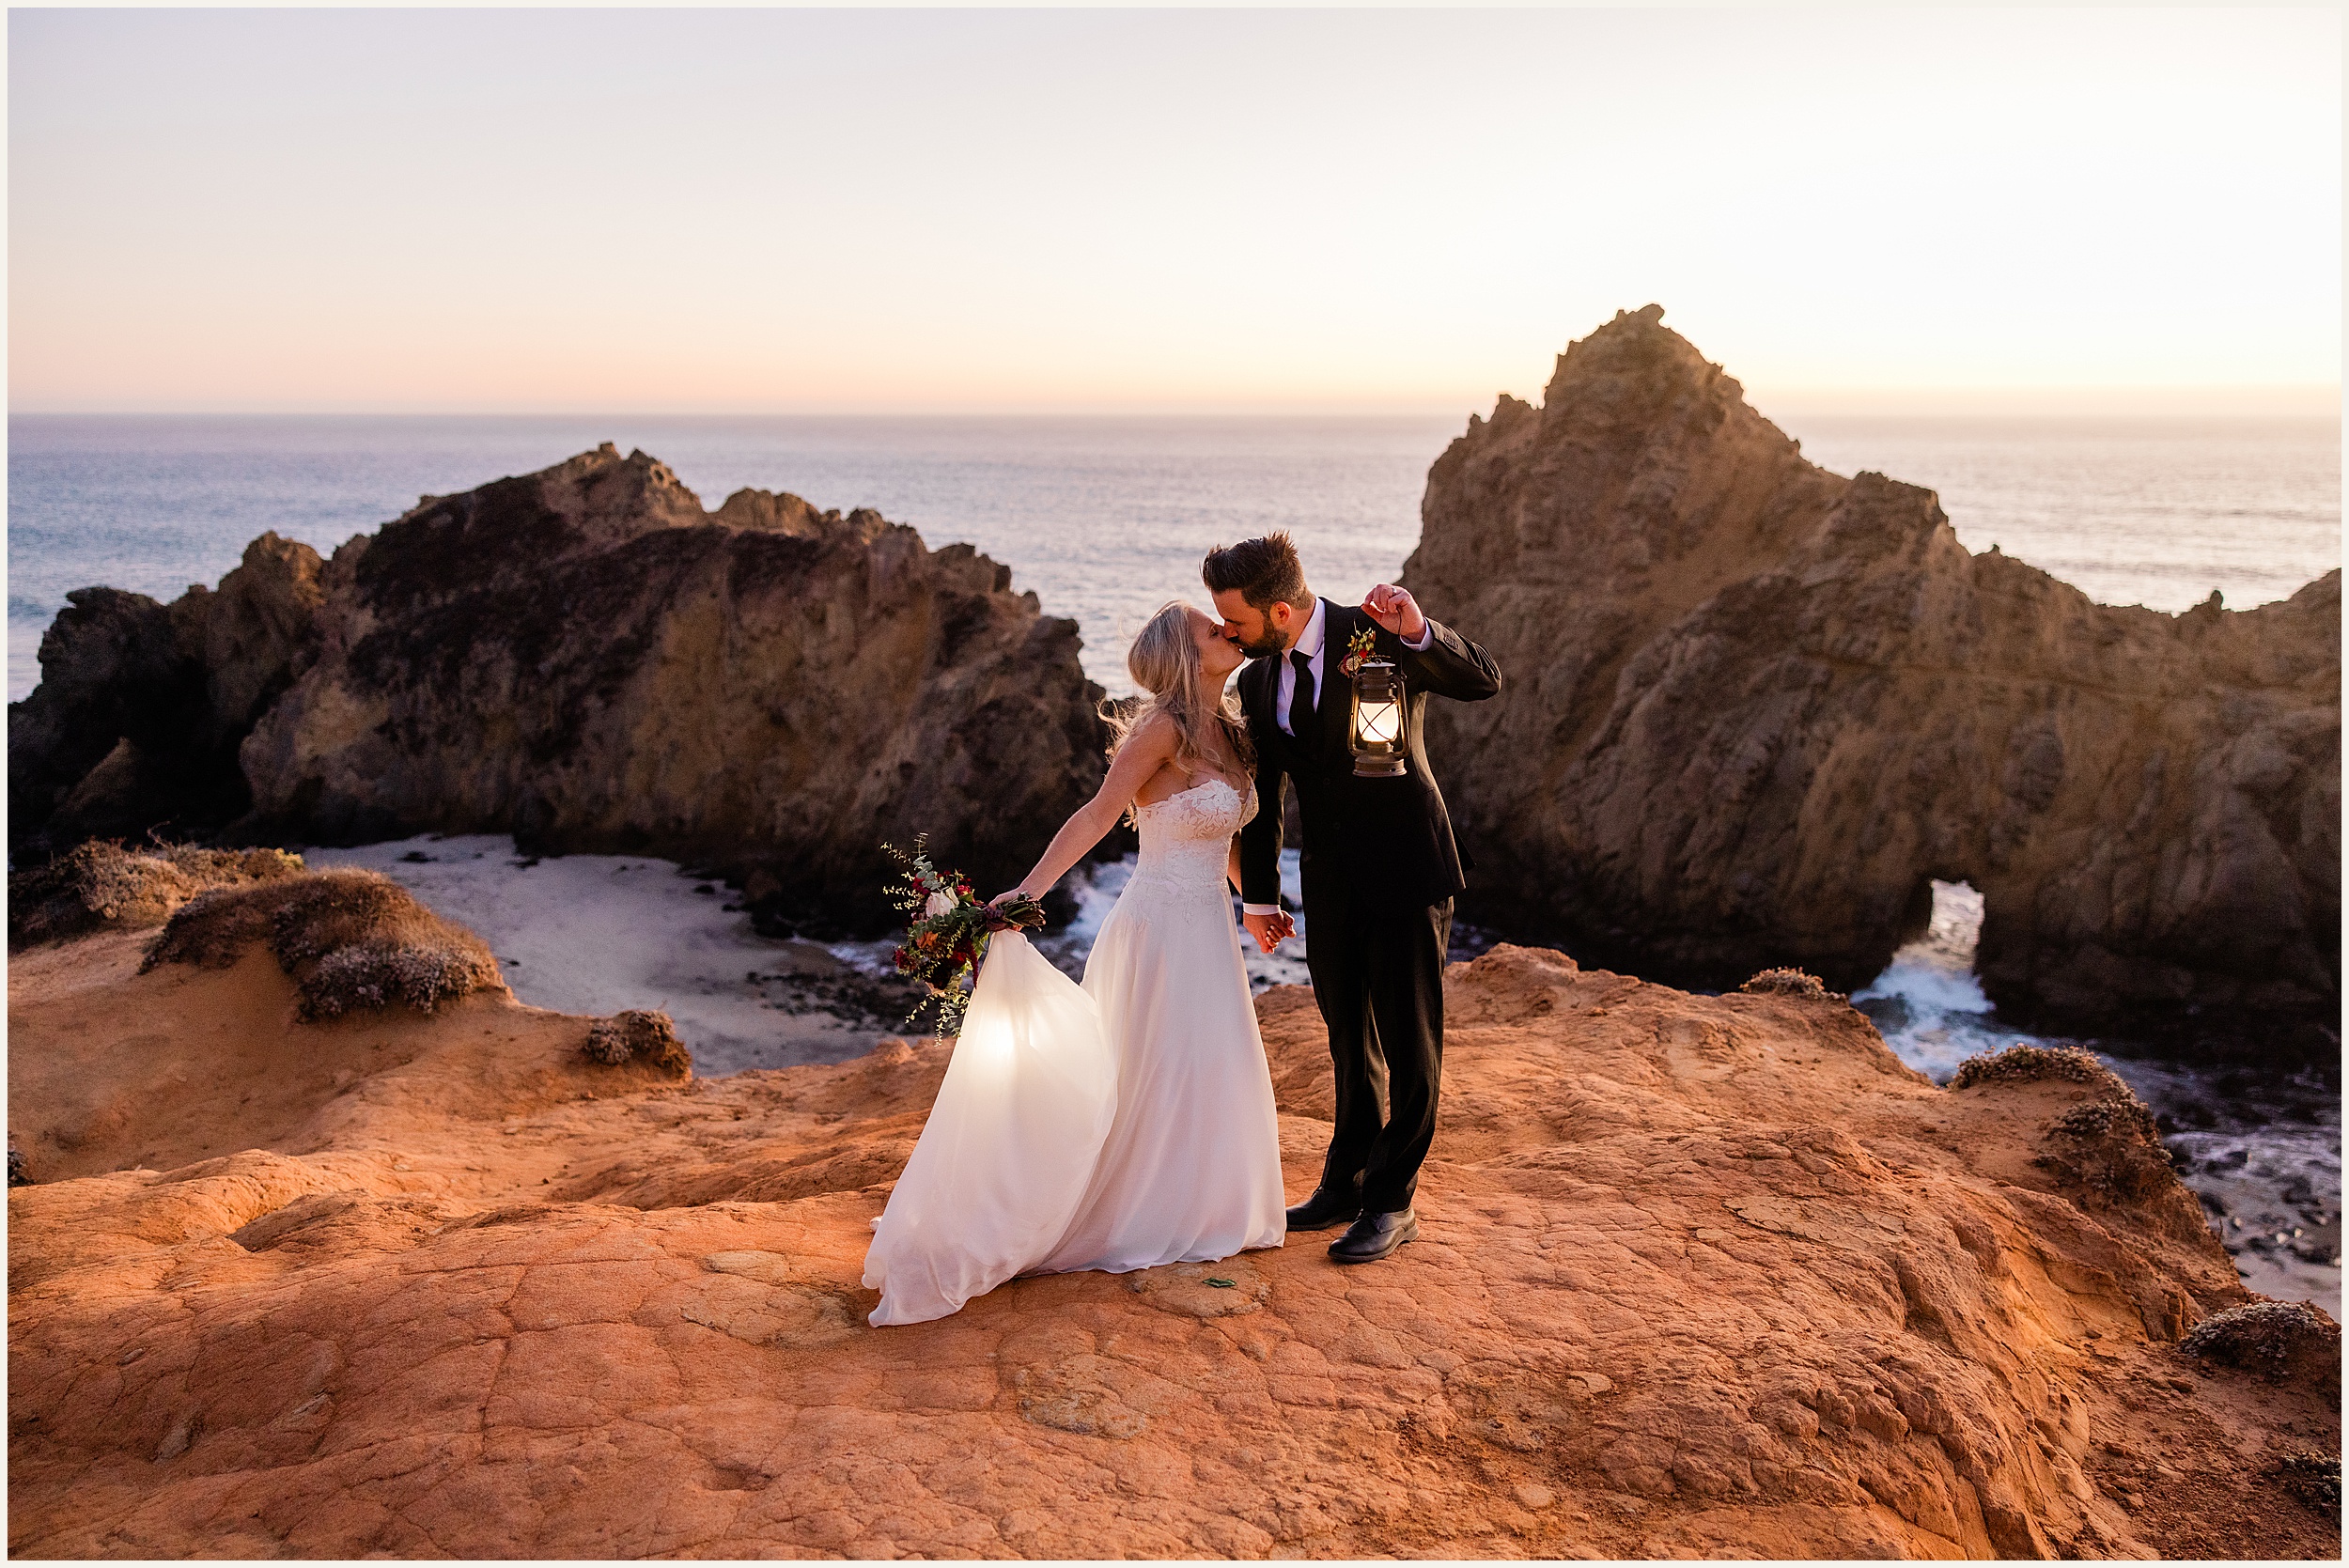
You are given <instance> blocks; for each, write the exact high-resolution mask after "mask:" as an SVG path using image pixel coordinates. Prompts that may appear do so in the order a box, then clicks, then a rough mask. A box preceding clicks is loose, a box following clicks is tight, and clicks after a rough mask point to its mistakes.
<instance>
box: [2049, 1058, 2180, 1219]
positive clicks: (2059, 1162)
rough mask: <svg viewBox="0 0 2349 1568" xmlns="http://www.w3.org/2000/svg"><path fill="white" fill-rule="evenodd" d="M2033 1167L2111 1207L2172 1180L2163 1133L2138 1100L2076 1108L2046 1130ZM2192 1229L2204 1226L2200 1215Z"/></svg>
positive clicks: (2130, 1098) (2164, 1186)
mask: <svg viewBox="0 0 2349 1568" xmlns="http://www.w3.org/2000/svg"><path fill="white" fill-rule="evenodd" d="M2123 1094H2126V1091H2125V1090H2124V1091H2123ZM2032 1163H2034V1164H2036V1165H2038V1166H2040V1167H2041V1168H2042V1169H2044V1170H2046V1171H2047V1172H2050V1173H2051V1174H2053V1175H2054V1176H2055V1177H2056V1178H2057V1180H2059V1181H2061V1182H2063V1183H2065V1184H2067V1185H2069V1186H2072V1187H2076V1188H2087V1189H2088V1190H2089V1191H2090V1192H2092V1194H2093V1195H2094V1196H2096V1197H2097V1198H2100V1199H2102V1200H2104V1201H2105V1202H2107V1203H2136V1202H2138V1201H2139V1200H2141V1199H2145V1198H2150V1197H2152V1196H2154V1195H2155V1193H2158V1192H2163V1191H2166V1190H2167V1189H2168V1188H2170V1186H2171V1184H2172V1181H2173V1177H2172V1175H2171V1172H2170V1154H2169V1151H2168V1150H2167V1149H2166V1148H2164V1147H2163V1145H2162V1141H2161V1129H2160V1127H2159V1126H2157V1125H2155V1121H2154V1113H2153V1112H2152V1111H2151V1110H2147V1109H2146V1108H2145V1104H2144V1102H2143V1101H2141V1100H2139V1099H2138V1098H2137V1097H2136V1096H2135V1095H2128V1096H2127V1097H2126V1098H2114V1099H2105V1100H2087V1101H2083V1102H2082V1103H2081V1104H2078V1105H2076V1106H2074V1107H2073V1108H2072V1109H2071V1110H2067V1111H2065V1112H2064V1113H2063V1114H2062V1115H2061V1116H2059V1117H2057V1118H2056V1120H2055V1123H2054V1125H2053V1126H2050V1127H2048V1129H2047V1142H2046V1148H2045V1151H2044V1152H2043V1153H2041V1154H2039V1155H2037V1156H2035V1157H2033V1161H2032ZM2194 1224H2195V1227H2196V1228H2197V1229H2199V1228H2200V1226H2201V1217H2200V1215H2199V1213H2198V1214H2197V1215H2196V1216H2194Z"/></svg>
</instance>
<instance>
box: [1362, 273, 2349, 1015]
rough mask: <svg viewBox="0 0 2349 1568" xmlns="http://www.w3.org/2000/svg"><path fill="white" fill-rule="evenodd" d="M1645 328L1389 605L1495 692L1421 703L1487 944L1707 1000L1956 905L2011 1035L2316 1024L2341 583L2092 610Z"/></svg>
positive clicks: (1471, 468) (1441, 470)
mask: <svg viewBox="0 0 2349 1568" xmlns="http://www.w3.org/2000/svg"><path fill="white" fill-rule="evenodd" d="M1661 316H1662V312H1661V310H1660V309H1659V308H1658V307H1657V306H1654V305H1650V306H1648V307H1647V308H1645V309H1643V310H1641V311H1639V312H1636V313H1626V314H1622V315H1619V316H1617V317H1616V318H1615V319H1614V320H1613V321H1611V322H1610V323H1608V324H1607V325H1606V326H1603V327H1601V328H1600V329H1599V330H1598V331H1596V332H1595V333H1593V334H1591V335H1590V336H1589V337H1587V338H1584V339H1582V340H1581V341H1579V342H1578V343H1575V344H1574V345H1572V346H1571V347H1570V348H1569V349H1567V351H1566V352H1565V353H1564V354H1563V355H1562V356H1560V359H1559V362H1558V369H1557V374H1556V376H1555V378H1554V379H1553V380H1551V382H1550V384H1549V387H1548V391H1547V393H1546V394H1545V397H1544V401H1543V404H1542V406H1541V407H1540V408H1534V407H1532V405H1530V404H1527V403H1523V402H1520V401H1518V400H1517V399H1515V398H1512V397H1506V396H1504V397H1502V398H1501V401H1500V404H1499V406H1498V407H1497V408H1496V409H1495V410H1494V412H1493V417H1492V419H1491V420H1490V421H1489V422H1486V421H1485V420H1483V419H1471V420H1470V425H1469V429H1468V433H1467V434H1466V435H1464V436H1462V437H1460V438H1459V439H1458V440H1456V441H1455V442H1453V443H1452V445H1451V446H1450V448H1449V449H1448V450H1446V452H1445V453H1444V455H1443V456H1442V457H1441V458H1439V460H1438V461H1437V462H1436V464H1435V466H1434V468H1433V469H1432V470H1431V472H1430V474H1429V475H1428V483H1427V490H1426V494H1425V499H1424V501H1423V532H1422V535H1421V539H1420V544H1419V548H1418V550H1417V551H1416V552H1415V553H1414V554H1413V555H1412V556H1411V558H1410V561H1409V562H1408V565H1407V566H1406V567H1405V570H1404V576H1403V581H1404V582H1405V583H1406V584H1407V585H1408V586H1409V587H1410V588H1411V589H1412V591H1413V592H1415V593H1416V594H1418V595H1419V596H1420V597H1421V598H1423V599H1425V600H1426V601H1427V602H1428V603H1429V604H1430V605H1431V606H1433V607H1435V609H1436V611H1437V613H1439V615H1441V616H1442V617H1444V618H1445V619H1446V620H1448V621H1451V622H1455V623H1456V624H1457V625H1458V626H1460V627H1461V628H1462V629H1463V630H1464V632H1466V633H1467V634H1468V635H1470V636H1473V637H1475V638H1476V639H1477V640H1478V641H1479V642H1480V643H1482V644H1484V645H1485V646H1486V648H1488V649H1489V650H1490V651H1491V652H1492V654H1493V656H1494V658H1495V659H1496V660H1498V661H1499V663H1500V664H1501V668H1502V669H1503V670H1505V671H1507V672H1509V675H1510V679H1511V682H1512V685H1511V689H1510V691H1507V692H1505V693H1504V694H1503V697H1502V699H1501V701H1498V702H1491V703H1476V704H1438V705H1437V706H1436V708H1435V709H1432V710H1431V711H1430V717H1429V725H1430V734H1429V747H1430V750H1431V751H1432V752H1434V753H1436V754H1438V755H1439V756H1441V757H1442V758H1443V766H1444V784H1445V788H1446V791H1447V793H1448V794H1449V795H1450V797H1451V798H1452V799H1453V800H1454V802H1455V824H1456V826H1457V827H1458V829H1459V831H1460V832H1461V835H1462V840H1463V843H1464V845H1465V846H1467V847H1469V848H1470V851H1471V852H1472V853H1473V854H1474V855H1475V856H1476V858H1477V861H1478V862H1479V863H1478V867H1477V870H1476V873H1475V875H1474V876H1473V877H1471V879H1470V880H1471V883H1472V890H1471V892H1472V895H1473V896H1476V897H1481V898H1482V899H1484V901H1485V908H1486V911H1487V912H1486V919H1488V920H1496V921H1499V922H1500V923H1501V924H1512V923H1514V924H1515V925H1516V926H1517V927H1521V928H1530V929H1540V928H1544V927H1547V928H1548V929H1549V930H1551V931H1553V932H1555V933H1557V934H1558V935H1560V936H1562V937H1563V938H1564V939H1566V942H1567V945H1568V946H1569V947H1570V948H1572V949H1573V950H1574V951H1576V952H1578V953H1581V954H1584V955H1588V956H1590V957H1591V958H1593V959H1594V960H1595V961H1599V962H1605V963H1610V964H1613V965H1617V966H1619V967H1625V968H1630V969H1635V970H1639V971H1640V972H1642V973H1646V974H1650V975H1653V976H1656V977H1659V978H1664V979H1674V980H1678V981H1681V982H1683V983H1688V982H1696V983H1701V984H1703V985H1704V986H1729V985H1735V983H1736V981H1737V980H1738V978H1739V977H1741V976H1743V975H1746V974H1749V973H1751V972H1752V971H1753V970H1757V969H1760V968H1762V967H1764V966H1766V965H1769V964H1776V963H1787V962H1791V963H1796V964H1799V965H1801V966H1804V967H1806V968H1809V969H1812V970H1816V971H1817V972H1818V973H1820V974H1821V975H1823V976H1824V977H1825V978H1826V979H1827V980H1828V983H1829V984H1830V985H1833V986H1841V987H1844V988H1849V987H1851V986H1857V985H1859V984H1860V983H1861V982H1863V981H1865V980H1866V979H1868V978H1869V977H1871V976H1873V975H1874V974H1875V973H1876V972H1877V971H1879V970H1881V969H1882V968H1883V966H1884V964H1885V962H1886V961H1887V959H1889V958H1890V955H1891V953H1892V951H1893V950H1894V949H1895V948H1896V947H1897V946H1899V945H1900V944H1901V943H1902V942H1903V941H1905V940H1906V939H1910V938H1911V937H1913V936H1916V935H1919V934H1921V932H1922V930H1923V927H1924V924H1925V922H1926V918H1927V916H1928V915H1929V913H1930V908H1931V901H1930V895H1929V892H1928V885H1929V883H1930V881H1931V880H1933V879H1935V878H1938V879H1941V880H1945V881H1959V880H1963V881H1968V882H1970V883H1972V884H1973V886H1974V887H1975V888H1976V889H1978V890H1979V891H1980V892H1981V893H1982V895H1983V903H1984V907H1985V910H1986V913H1985V916H1984V920H1983V928H1982V939H1981V947H1980V952H1979V955H1978V967H1979V970H1980V973H1981V976H1982V980H1983V986H1984V988H1985V989H1986V990H1987V991H1988V992H1989V994H1990V996H1991V998H1992V999H1993V1000H1994V1001H1997V1002H1998V1003H1999V1006H2000V1008H2001V1009H2002V1010H2005V1011H2007V1012H2009V1013H2011V1014H2012V1015H2015V1016H2017V1017H2045V1018H2048V1019H2051V1020H2056V1021H2066V1020H2069V1021H2076V1022H2079V1023H2083V1024H2095V1025H2103V1024H2112V1023H2115V1022H2118V1021H2120V1020H2123V1019H2126V1020H2129V1021H2130V1022H2131V1023H2132V1024H2136V1025H2144V1024H2151V1025H2155V1026H2158V1025H2159V1024H2160V1023H2162V1022H2164V1021H2165V1020H2174V1019H2176V1018H2179V1017H2184V1016H2185V1015H2186V1011H2187V1010H2188V1009H2198V1008H2199V1009H2200V1010H2201V1012H2202V1013H2203V1014H2204V1015H2205V1016H2206V1017H2207V1015H2209V1014H2211V1013H2213V1012H2214V1011H2218V1010H2225V1011H2227V1012H2228V1013H2230V1014H2231V1015H2232V1016H2233V1017H2238V1018H2242V1017H2250V1016H2254V1015H2256V1016H2262V1017H2268V1018H2285V1019H2306V1020H2315V1021H2325V1020H2330V1021H2332V1022H2334V1023H2337V1022H2338V1017H2337V1015H2338V1010H2339V997H2340V928H2341V883H2340V877H2341V836H2340V824H2341V574H2340V573H2339V572H2338V571H2336V572H2333V573H2331V574H2330V575H2328V576H2326V577H2325V578H2324V579H2322V580H2320V581H2318V582H2312V583H2310V584H2309V585H2308V586H2307V587H2306V588H2304V589H2302V590H2301V591H2300V592H2299V593H2298V594H2296V595H2295V596H2294V597H2293V598H2291V599H2289V600H2287V601H2285V602H2282V603H2278V604H2269V605H2263V606H2261V607H2260V608H2258V609H2255V610H2250V611H2248V612H2243V613H2232V612H2229V611H2226V610H2223V609H2221V608H2220V607H2219V604H2218V602H2217V597H2216V596H2214V597H2213V598H2212V600H2211V602H2209V603H2207V604H2205V605H2202V606H2201V607H2199V608H2197V609H2195V610H2192V611H2189V612H2187V613H2184V614H2181V615H2168V614H2162V613H2156V612H2154V611H2150V610H2145V609H2141V608H2116V607H2113V606H2108V605H2100V604H2095V603H2092V602H2091V601H2090V600H2089V598H2087V596H2086V595H2084V594H2082V593H2080V592H2079V591H2078V590H2077V589H2074V588H2072V587H2069V586H2067V585H2066V584H2064V583H2062V582H2057V581H2056V580H2055V579H2053V578H2051V577H2049V576H2048V575H2047V574H2046V573H2045V572H2043V571H2040V570H2037V569H2036V568H2034V567H2030V566H2027V565H2025V564H2024V563H2022V562H2020V561H2017V560H2014V559H2012V558H2010V557H2007V556H2005V555H2002V554H1999V552H1997V551H1995V550H1993V551H1989V552H1986V553H1984V554H1981V555H1974V554H1970V553H1968V551H1967V550H1966V548H1965V547H1964V546H1963V545H1961V544H1960V543H1959V542H1958V540H1957V537H1956V536H1955V534H1954V533H1953V532H1952V530H1951V528H1950V525H1949V523H1948V521H1947V520H1946V519H1945V518H1944V516H1943V514H1942V511H1941V508H1940V506H1939V505H1938V504H1937V501H1936V499H1935V497H1934V496H1933V494H1932V493H1931V492H1930V491H1928V490H1923V489H1918V488H1916V487H1914V486H1911V485H1904V484H1900V483H1897V482H1896V481H1894V480H1891V479H1889V478H1886V477H1884V476H1883V475H1881V474H1860V475H1859V476H1858V477H1857V478H1853V479H1845V478H1843V477H1840V476H1838V475H1836V474H1830V473H1828V472H1827V471H1826V470H1824V469H1821V468H1819V467H1817V466H1816V465H1815V464H1812V463H1811V462H1809V461H1808V460H1806V459H1805V458H1803V457H1802V455H1801V453H1800V451H1799V449H1798V447H1797V443H1796V442H1792V441H1790V440H1788V439H1787V438H1786V437H1785V436H1784V435H1783V434H1782V433H1781V431H1780V430H1779V429H1778V428H1777V427H1775V426H1773V425H1771V424H1770V423H1769V422H1768V421H1767V420H1766V419H1765V418H1763V417H1762V416H1761V415H1760V414H1759V413H1757V412H1755V411H1754V410H1753V409H1751V408H1750V407H1749V406H1748V405H1747V403H1746V401H1745V399H1744V397H1743V396H1742V393H1741V389H1740V388H1739V386H1738V384H1737V382H1736V381H1735V380H1732V379H1730V378H1729V377H1728V376H1726V375H1724V374H1723V373H1722V371H1721V369H1720V367H1719V366H1718V365H1710V364H1707V363H1706V362H1705V360H1704V359H1703V356H1702V355H1701V354H1699V353H1698V351H1697V350H1696V349H1694V348H1693V347H1692V346H1690V345H1689V344H1688V341H1687V340H1686V339H1684V338H1682V337H1681V336H1680V335H1679V334H1675V333H1673V332H1672V331H1670V330H1669V329H1667V328H1666V327H1664V326H1663V325H1662V322H1661Z"/></svg>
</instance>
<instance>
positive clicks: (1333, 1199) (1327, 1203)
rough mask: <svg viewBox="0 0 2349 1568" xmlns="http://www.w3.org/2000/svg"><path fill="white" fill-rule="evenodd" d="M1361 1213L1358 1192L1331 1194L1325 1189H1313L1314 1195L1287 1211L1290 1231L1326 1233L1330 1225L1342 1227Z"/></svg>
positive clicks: (1360, 1200)
mask: <svg viewBox="0 0 2349 1568" xmlns="http://www.w3.org/2000/svg"><path fill="white" fill-rule="evenodd" d="M1361 1212H1362V1198H1361V1193H1359V1192H1332V1191H1330V1189H1329V1188H1326V1187H1316V1188H1314V1195H1313V1196H1312V1197H1310V1198H1308V1199H1306V1200H1305V1201H1304V1202H1303V1203H1299V1204H1298V1205H1297V1206H1296V1207H1295V1208H1293V1209H1291V1210H1289V1229H1290V1230H1292V1231H1326V1230H1328V1229H1329V1228H1330V1226H1332V1225H1343V1224H1345V1223H1346V1221H1347V1220H1349V1219H1353V1218H1354V1217H1355V1216H1356V1215H1358V1214H1360V1213H1361Z"/></svg>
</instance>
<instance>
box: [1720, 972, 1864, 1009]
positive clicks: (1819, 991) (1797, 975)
mask: <svg viewBox="0 0 2349 1568" xmlns="http://www.w3.org/2000/svg"><path fill="white" fill-rule="evenodd" d="M1737 988H1738V989H1739V990H1741V991H1745V992H1747V993H1749V994H1750V995H1753V996H1787V997H1821V998H1826V999H1829V1000H1832V1001H1843V994H1842V993H1841V992H1839V991H1830V990H1828V988H1827V982H1826V981H1824V980H1821V979H1820V978H1819V977H1818V976H1817V975H1815V974H1807V973H1805V972H1804V971H1802V970H1791V969H1789V970H1763V971H1762V972H1761V973H1760V974H1757V975H1755V976H1754V977H1753V978H1752V979H1750V980H1749V981H1747V982H1746V983H1745V984H1744V985H1742V986H1738V987H1737Z"/></svg>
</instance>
